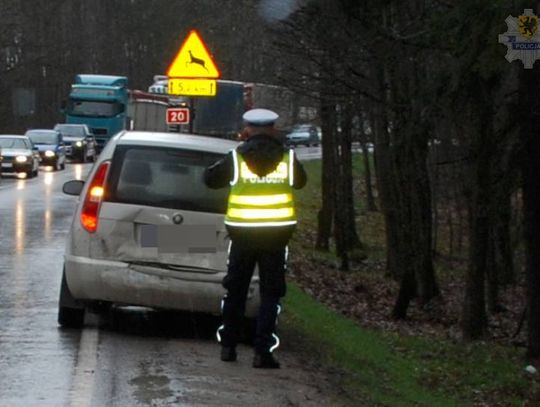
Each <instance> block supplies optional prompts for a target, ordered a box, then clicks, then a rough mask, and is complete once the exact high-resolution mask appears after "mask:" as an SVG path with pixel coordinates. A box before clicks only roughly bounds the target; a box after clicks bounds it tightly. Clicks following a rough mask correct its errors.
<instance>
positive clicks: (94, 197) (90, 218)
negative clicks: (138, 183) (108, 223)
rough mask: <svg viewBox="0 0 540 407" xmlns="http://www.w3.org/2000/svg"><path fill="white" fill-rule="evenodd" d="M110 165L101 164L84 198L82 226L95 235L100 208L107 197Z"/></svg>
mask: <svg viewBox="0 0 540 407" xmlns="http://www.w3.org/2000/svg"><path fill="white" fill-rule="evenodd" d="M110 164H111V163H110V161H104V162H103V163H101V165H100V166H99V168H98V169H97V171H96V173H95V174H94V178H92V181H91V182H90V186H89V187H88V190H87V191H86V196H85V197H84V203H83V207H82V210H81V224H82V226H83V228H85V229H86V230H87V231H88V232H90V233H94V232H95V231H96V229H97V225H98V215H99V208H100V207H101V202H102V201H103V196H104V195H105V182H106V181H107V173H108V172H109V166H110Z"/></svg>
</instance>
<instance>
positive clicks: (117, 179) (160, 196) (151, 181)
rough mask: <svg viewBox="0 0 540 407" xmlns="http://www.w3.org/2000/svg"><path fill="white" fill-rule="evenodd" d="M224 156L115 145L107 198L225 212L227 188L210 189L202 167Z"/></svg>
mask: <svg viewBox="0 0 540 407" xmlns="http://www.w3.org/2000/svg"><path fill="white" fill-rule="evenodd" d="M222 157H223V156H222V155H220V154H214V153H208V152H203V151H192V150H181V149H171V148H160V147H145V146H118V147H117V149H116V151H115V154H114V156H113V160H112V166H111V177H110V179H109V181H110V183H109V188H108V194H107V198H106V199H107V200H108V201H112V202H121V203H129V204H138V205H145V206H157V207H163V208H172V209H185V210H191V211H199V212H214V213H225V211H226V209H227V195H228V192H229V191H228V188H223V189H220V190H214V189H209V188H208V187H206V185H205V184H204V181H203V172H204V170H205V168H206V167H207V166H209V165H211V164H213V163H214V162H216V161H217V160H219V159H220V158H222Z"/></svg>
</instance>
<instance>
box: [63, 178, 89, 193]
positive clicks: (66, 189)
mask: <svg viewBox="0 0 540 407" xmlns="http://www.w3.org/2000/svg"><path fill="white" fill-rule="evenodd" d="M83 187H84V181H81V180H78V179H74V180H71V181H68V182H65V183H64V185H63V186H62V192H63V193H64V194H66V195H75V196H78V195H80V194H81V192H82V190H83Z"/></svg>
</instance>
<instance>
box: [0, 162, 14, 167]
mask: <svg viewBox="0 0 540 407" xmlns="http://www.w3.org/2000/svg"><path fill="white" fill-rule="evenodd" d="M11 167H13V164H12V163H2V168H11Z"/></svg>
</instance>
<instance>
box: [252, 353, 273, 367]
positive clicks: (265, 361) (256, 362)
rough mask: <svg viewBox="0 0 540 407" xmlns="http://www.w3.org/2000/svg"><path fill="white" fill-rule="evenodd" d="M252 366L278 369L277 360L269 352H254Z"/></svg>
mask: <svg viewBox="0 0 540 407" xmlns="http://www.w3.org/2000/svg"><path fill="white" fill-rule="evenodd" d="M253 367H255V368H258V369H279V362H278V361H277V360H276V359H274V356H272V354H271V353H269V352H268V353H255V357H254V358H253Z"/></svg>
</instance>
